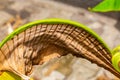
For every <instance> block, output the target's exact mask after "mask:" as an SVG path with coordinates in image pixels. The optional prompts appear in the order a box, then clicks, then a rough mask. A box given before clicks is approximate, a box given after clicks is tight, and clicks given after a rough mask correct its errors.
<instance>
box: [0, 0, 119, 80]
mask: <svg viewBox="0 0 120 80" xmlns="http://www.w3.org/2000/svg"><path fill="white" fill-rule="evenodd" d="M100 1H101V0H93V1H90V0H0V41H2V40H3V38H4V37H5V36H7V35H8V34H9V32H11V31H12V30H11V29H16V28H17V27H18V26H20V25H23V24H25V23H28V22H31V21H35V20H41V19H46V18H62V19H69V20H74V21H77V22H80V23H82V24H84V25H86V26H88V27H89V28H91V29H92V30H94V31H95V32H96V33H97V34H99V35H100V36H101V37H102V38H103V40H104V41H105V42H106V44H107V45H108V46H109V47H110V48H111V49H112V48H114V47H115V46H117V45H119V44H120V35H119V34H120V13H119V12H109V13H94V12H90V11H88V9H87V8H88V7H93V6H94V5H96V4H97V3H99V2H100ZM15 23H16V24H15ZM68 61H69V63H68ZM53 62H54V61H53ZM67 63H68V64H67ZM50 65H52V66H53V65H54V64H52V63H51V64H49V63H46V64H44V65H42V66H39V67H38V68H37V70H35V71H34V73H33V75H34V76H35V77H36V78H38V80H113V79H115V77H114V76H113V75H112V74H111V73H109V72H108V71H106V70H104V69H103V68H100V67H98V66H97V65H95V64H91V63H90V62H89V61H87V60H85V59H77V58H75V57H73V56H70V55H69V56H66V57H63V58H62V59H60V66H58V67H57V68H55V69H53V71H52V72H51V73H50V74H49V75H44V74H45V72H46V70H48V69H50ZM56 65H58V64H55V65H54V66H56ZM64 66H65V67H64Z"/></svg>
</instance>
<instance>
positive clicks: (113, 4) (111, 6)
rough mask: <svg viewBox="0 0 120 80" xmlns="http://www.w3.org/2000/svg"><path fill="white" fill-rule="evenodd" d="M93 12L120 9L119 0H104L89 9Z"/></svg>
mask: <svg viewBox="0 0 120 80" xmlns="http://www.w3.org/2000/svg"><path fill="white" fill-rule="evenodd" d="M91 11H95V12H108V11H120V0H104V1H102V2H101V3H100V4H98V5H97V6H95V7H94V8H92V9H91Z"/></svg>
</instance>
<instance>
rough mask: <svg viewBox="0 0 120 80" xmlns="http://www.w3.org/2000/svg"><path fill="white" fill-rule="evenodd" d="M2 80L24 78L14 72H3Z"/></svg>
mask: <svg viewBox="0 0 120 80" xmlns="http://www.w3.org/2000/svg"><path fill="white" fill-rule="evenodd" d="M0 80H22V79H21V78H20V77H19V76H18V75H16V74H14V73H12V72H3V73H2V75H0Z"/></svg>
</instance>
